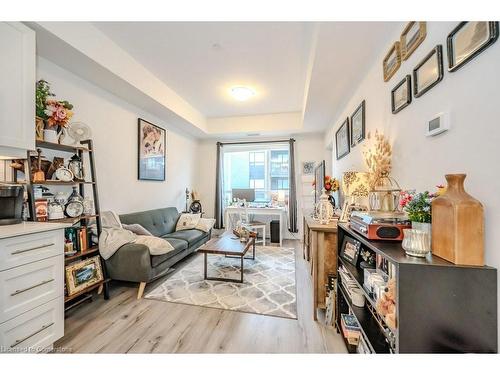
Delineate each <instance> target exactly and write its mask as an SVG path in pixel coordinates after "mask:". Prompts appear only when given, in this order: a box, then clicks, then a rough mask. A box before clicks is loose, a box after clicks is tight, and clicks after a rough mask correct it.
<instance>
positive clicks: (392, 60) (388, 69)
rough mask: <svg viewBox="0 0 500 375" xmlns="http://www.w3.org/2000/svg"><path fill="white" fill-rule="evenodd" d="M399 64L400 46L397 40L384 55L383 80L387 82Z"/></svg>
mask: <svg viewBox="0 0 500 375" xmlns="http://www.w3.org/2000/svg"><path fill="white" fill-rule="evenodd" d="M400 66H401V47H400V43H399V42H394V44H393V45H392V47H391V49H390V50H389V52H387V54H386V55H385V57H384V61H383V63H382V69H383V73H384V82H387V81H389V80H390V79H391V77H392V76H393V75H394V74H395V73H396V72H397V71H398V69H399V67H400Z"/></svg>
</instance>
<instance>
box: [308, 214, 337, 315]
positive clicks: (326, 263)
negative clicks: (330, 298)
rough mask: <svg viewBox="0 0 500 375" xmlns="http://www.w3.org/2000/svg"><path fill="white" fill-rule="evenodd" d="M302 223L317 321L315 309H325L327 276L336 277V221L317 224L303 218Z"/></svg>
mask: <svg viewBox="0 0 500 375" xmlns="http://www.w3.org/2000/svg"><path fill="white" fill-rule="evenodd" d="M303 222H304V226H303V228H304V238H303V257H304V259H305V260H307V261H308V262H309V265H310V272H311V275H312V284H313V293H314V302H313V311H314V313H313V317H314V320H318V316H317V309H318V308H320V309H324V308H326V303H325V302H326V285H327V284H328V275H329V274H333V275H335V276H336V275H337V221H334V222H332V223H330V224H319V223H318V222H317V221H315V220H314V219H313V218H312V217H310V216H304V217H303Z"/></svg>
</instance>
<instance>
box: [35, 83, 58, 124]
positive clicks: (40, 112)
mask: <svg viewBox="0 0 500 375" xmlns="http://www.w3.org/2000/svg"><path fill="white" fill-rule="evenodd" d="M49 96H54V94H53V93H52V92H50V85H49V83H48V82H47V81H45V80H43V79H41V80H39V81H38V82H37V83H36V95H35V103H36V115H37V116H38V117H40V118H42V119H44V120H47V119H48V118H49V116H48V115H47V114H46V113H45V109H46V108H47V104H46V102H47V98H48V97H49Z"/></svg>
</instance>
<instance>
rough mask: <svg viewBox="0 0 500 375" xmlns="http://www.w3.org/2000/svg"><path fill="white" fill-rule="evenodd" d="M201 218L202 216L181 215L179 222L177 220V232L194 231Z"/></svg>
mask: <svg viewBox="0 0 500 375" xmlns="http://www.w3.org/2000/svg"><path fill="white" fill-rule="evenodd" d="M200 218H201V214H181V216H180V217H179V220H177V225H176V226H175V230H176V231H178V230H186V229H194V228H195V227H196V224H198V221H200Z"/></svg>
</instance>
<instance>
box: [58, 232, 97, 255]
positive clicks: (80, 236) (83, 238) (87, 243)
mask: <svg viewBox="0 0 500 375" xmlns="http://www.w3.org/2000/svg"><path fill="white" fill-rule="evenodd" d="M64 236H65V238H66V242H71V243H72V244H73V251H76V252H80V251H85V250H88V249H89V248H90V247H92V240H91V232H90V231H89V230H87V227H79V228H77V227H70V228H66V229H65V230H64Z"/></svg>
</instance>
